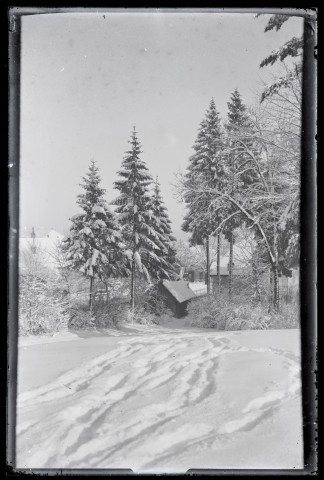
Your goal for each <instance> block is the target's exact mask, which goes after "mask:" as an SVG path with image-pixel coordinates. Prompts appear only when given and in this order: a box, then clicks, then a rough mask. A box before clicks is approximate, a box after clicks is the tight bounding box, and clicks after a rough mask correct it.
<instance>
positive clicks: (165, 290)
mask: <svg viewBox="0 0 324 480" xmlns="http://www.w3.org/2000/svg"><path fill="white" fill-rule="evenodd" d="M159 289H160V294H161V295H162V296H163V297H164V299H165V301H166V305H167V306H168V308H170V310H172V312H173V313H174V315H175V316H176V317H177V318H180V317H183V316H184V315H186V314H187V311H186V308H187V305H188V302H189V300H191V299H192V298H196V294H195V293H194V292H193V291H192V290H191V289H190V288H189V285H188V282H186V281H185V280H174V281H172V280H162V281H161V283H160V284H159Z"/></svg>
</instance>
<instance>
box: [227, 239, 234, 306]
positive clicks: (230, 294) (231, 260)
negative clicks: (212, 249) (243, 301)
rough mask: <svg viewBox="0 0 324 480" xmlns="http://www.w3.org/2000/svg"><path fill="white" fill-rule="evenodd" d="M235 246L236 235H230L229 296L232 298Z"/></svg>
mask: <svg viewBox="0 0 324 480" xmlns="http://www.w3.org/2000/svg"><path fill="white" fill-rule="evenodd" d="M233 245H234V235H233V232H231V233H230V252H229V268H228V296H229V297H230V298H231V297H232V285H233Z"/></svg>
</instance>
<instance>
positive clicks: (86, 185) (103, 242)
mask: <svg viewBox="0 0 324 480" xmlns="http://www.w3.org/2000/svg"><path fill="white" fill-rule="evenodd" d="M82 179H83V183H81V184H80V186H81V187H82V188H83V190H84V193H82V194H80V195H78V197H77V205H78V206H79V207H80V209H81V210H82V212H80V213H77V214H76V215H74V216H73V217H72V218H71V219H70V220H71V222H72V225H71V227H70V233H69V235H68V236H67V237H66V238H65V239H64V240H63V244H64V246H65V251H66V259H67V262H68V266H69V267H70V268H73V269H76V270H80V271H81V272H82V273H83V274H84V275H85V276H87V277H89V278H90V301H89V304H90V311H92V305H93V281H94V279H95V278H98V279H100V280H102V279H103V278H105V277H109V276H117V275H118V274H120V273H124V274H125V272H126V267H125V255H123V252H122V248H123V247H122V243H121V237H120V232H119V225H118V223H117V220H116V217H115V215H114V213H113V212H111V211H110V210H109V207H108V205H107V203H106V201H105V199H104V194H105V189H103V188H101V186H100V183H101V178H100V175H99V169H98V167H97V166H96V163H95V161H94V160H92V161H91V164H90V167H89V172H88V173H87V175H86V176H84V177H82Z"/></svg>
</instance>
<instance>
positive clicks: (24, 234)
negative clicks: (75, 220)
mask: <svg viewBox="0 0 324 480" xmlns="http://www.w3.org/2000/svg"><path fill="white" fill-rule="evenodd" d="M33 229H34V232H35V238H46V237H47V236H48V235H49V233H50V232H54V231H55V230H54V229H53V228H45V227H22V228H20V231H19V237H20V238H32V231H33Z"/></svg>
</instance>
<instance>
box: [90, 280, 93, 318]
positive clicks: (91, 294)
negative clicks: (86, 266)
mask: <svg viewBox="0 0 324 480" xmlns="http://www.w3.org/2000/svg"><path fill="white" fill-rule="evenodd" d="M92 297H93V277H90V295H89V310H90V314H92V307H93V298H92Z"/></svg>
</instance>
